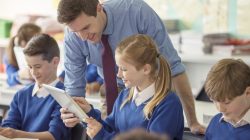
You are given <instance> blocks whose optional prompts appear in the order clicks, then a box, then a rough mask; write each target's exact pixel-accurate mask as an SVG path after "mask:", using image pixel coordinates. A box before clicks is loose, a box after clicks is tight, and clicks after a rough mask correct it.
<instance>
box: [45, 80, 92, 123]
mask: <svg viewBox="0 0 250 140" xmlns="http://www.w3.org/2000/svg"><path fill="white" fill-rule="evenodd" d="M42 86H43V87H44V88H45V89H46V90H47V91H48V92H49V94H50V95H51V96H52V97H53V98H54V99H55V100H56V101H57V102H58V103H59V104H60V105H61V106H62V107H65V108H68V109H69V111H70V112H72V113H74V114H75V115H76V116H77V117H78V118H80V120H82V121H83V122H85V119H86V118H88V115H87V114H86V113H85V112H84V111H83V110H82V109H81V107H80V106H79V105H78V104H77V103H76V102H75V101H74V100H73V98H72V97H71V96H70V95H68V94H67V93H66V92H65V91H64V90H62V89H59V88H56V87H53V86H50V85H46V84H43V85H42Z"/></svg>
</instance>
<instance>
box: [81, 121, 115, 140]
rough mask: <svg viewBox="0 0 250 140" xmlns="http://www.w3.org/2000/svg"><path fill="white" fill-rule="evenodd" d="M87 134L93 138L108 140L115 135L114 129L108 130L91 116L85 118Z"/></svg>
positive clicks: (95, 139) (94, 139)
mask: <svg viewBox="0 0 250 140" xmlns="http://www.w3.org/2000/svg"><path fill="white" fill-rule="evenodd" d="M86 123H87V125H88V127H87V134H88V136H89V137H90V138H91V139H93V140H110V139H112V137H114V136H115V135H116V133H117V132H116V131H111V132H108V131H107V130H105V129H104V128H103V125H102V124H101V123H100V122H98V121H96V120H95V119H93V118H88V119H86Z"/></svg>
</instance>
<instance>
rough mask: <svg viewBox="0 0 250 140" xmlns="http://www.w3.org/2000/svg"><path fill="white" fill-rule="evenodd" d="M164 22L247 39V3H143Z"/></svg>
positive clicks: (187, 0)
mask: <svg viewBox="0 0 250 140" xmlns="http://www.w3.org/2000/svg"><path fill="white" fill-rule="evenodd" d="M145 1H146V2H147V3H148V4H149V5H151V6H152V7H153V9H155V11H156V12H157V13H158V14H159V15H160V17H161V18H163V19H169V18H170V19H181V20H182V21H183V24H184V25H183V26H184V27H187V28H190V29H193V30H195V31H198V32H201V33H214V32H231V33H233V34H236V35H239V36H243V37H244V36H245V37H247V38H249V37H250V28H249V25H250V16H249V13H250V8H249V7H250V1H248V0H185V1H183V0H160V1H159V0H145Z"/></svg>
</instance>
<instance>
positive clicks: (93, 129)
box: [86, 118, 102, 139]
mask: <svg viewBox="0 0 250 140" xmlns="http://www.w3.org/2000/svg"><path fill="white" fill-rule="evenodd" d="M86 123H87V124H88V125H87V126H88V127H87V134H88V136H89V137H90V138H91V139H93V138H94V137H95V135H96V134H97V133H98V132H99V131H100V130H101V129H102V124H101V123H99V122H98V121H96V120H95V119H93V118H87V119H86Z"/></svg>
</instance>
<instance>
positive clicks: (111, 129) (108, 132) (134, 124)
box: [61, 34, 184, 140]
mask: <svg viewBox="0 0 250 140" xmlns="http://www.w3.org/2000/svg"><path fill="white" fill-rule="evenodd" d="M115 60H116V64H117V66H118V74H117V75H118V77H119V78H121V79H122V80H123V82H124V85H125V87H126V88H125V89H124V90H122V91H121V92H120V94H119V96H118V98H117V99H116V102H115V104H114V107H113V111H112V113H111V114H110V115H109V116H108V117H107V118H106V119H105V120H101V117H100V113H99V112H98V111H97V110H94V109H93V108H91V106H90V105H89V104H88V103H87V102H86V100H84V99H83V98H80V97H79V98H75V101H77V102H78V104H79V105H80V106H81V108H82V109H83V110H84V111H85V112H87V113H88V115H89V116H90V117H91V118H89V119H86V122H87V134H88V135H89V136H90V137H91V138H93V139H94V140H109V139H112V138H113V137H114V136H115V135H116V134H118V133H121V132H126V131H129V130H131V129H134V128H144V129H146V130H147V131H148V132H155V133H160V134H166V135H168V136H169V137H170V139H175V140H181V139H182V135H183V128H184V121H183V109H182V106H181V102H180V100H179V98H178V96H177V95H176V94H175V93H174V92H173V91H171V85H172V82H171V70H170V66H169V64H168V62H167V61H166V59H165V58H164V57H163V56H161V55H160V52H159V51H158V50H157V46H156V44H155V43H154V41H153V40H152V39H151V38H150V37H149V36H147V35H142V34H138V35H132V36H129V37H127V38H126V39H125V40H123V41H122V42H120V43H119V45H118V47H117V48H116V51H115ZM61 113H62V115H61V118H62V119H63V120H64V123H65V124H66V126H69V127H73V126H74V125H75V124H76V123H78V122H79V119H77V118H75V117H73V116H74V115H73V114H72V113H71V115H70V112H68V111H67V109H66V108H62V109H61Z"/></svg>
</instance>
